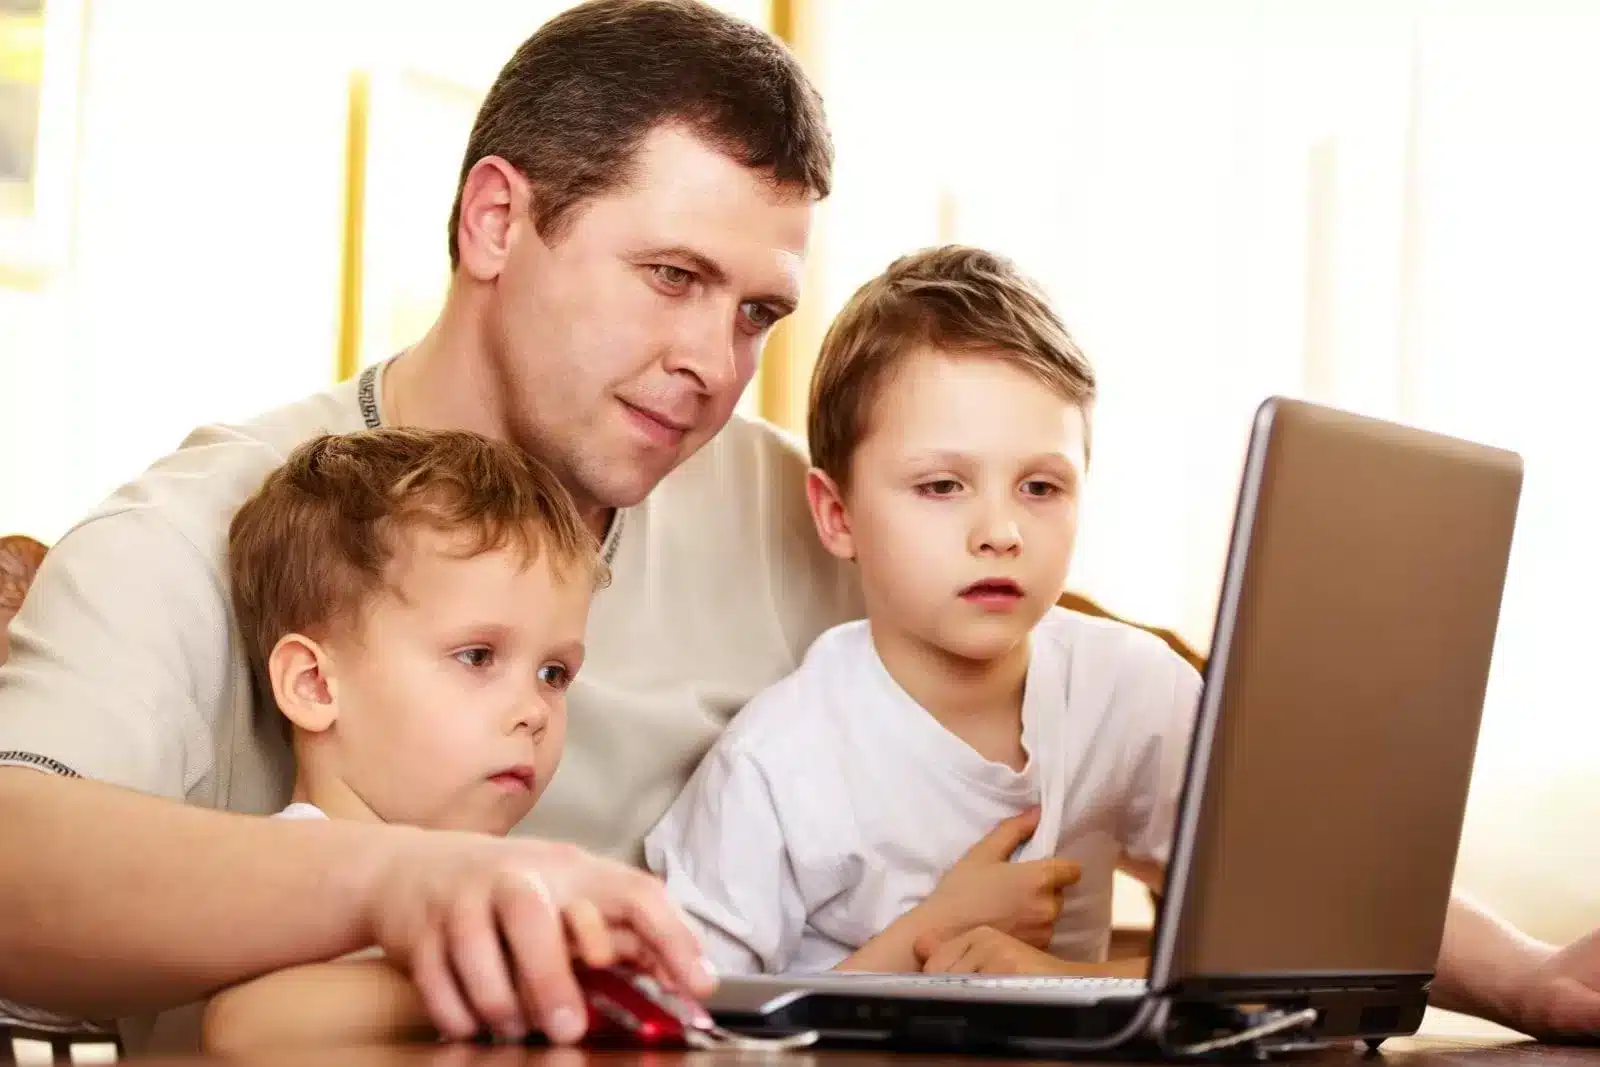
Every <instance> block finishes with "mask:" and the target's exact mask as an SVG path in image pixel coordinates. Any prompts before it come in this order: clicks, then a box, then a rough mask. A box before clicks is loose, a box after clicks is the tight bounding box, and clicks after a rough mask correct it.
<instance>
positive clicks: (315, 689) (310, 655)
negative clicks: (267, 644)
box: [267, 634, 339, 734]
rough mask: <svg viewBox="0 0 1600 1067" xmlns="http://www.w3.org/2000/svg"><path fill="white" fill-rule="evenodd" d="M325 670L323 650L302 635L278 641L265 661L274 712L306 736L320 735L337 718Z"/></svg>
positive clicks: (336, 705)
mask: <svg viewBox="0 0 1600 1067" xmlns="http://www.w3.org/2000/svg"><path fill="white" fill-rule="evenodd" d="M327 668H328V653H327V650H326V649H324V648H323V647H322V646H321V645H319V644H318V643H317V642H315V641H313V640H312V639H311V638H309V637H306V636H305V635H304V634H288V635H286V636H284V637H283V638H281V639H279V641H278V643H277V644H276V645H274V646H273V647H272V655H270V656H268V657H267V677H268V678H270V679H271V680H272V696H273V698H274V699H275V700H277V702H278V709H279V710H280V711H282V712H283V714H284V717H285V718H287V719H288V720H289V721H290V722H292V723H294V724H295V726H297V727H299V728H300V729H302V730H304V731H306V732H307V733H313V734H319V733H322V732H323V731H324V730H327V729H328V728H329V727H330V726H332V725H333V724H334V722H335V721H336V720H337V719H338V718H339V707H338V704H337V703H336V702H335V700H334V698H333V686H332V685H331V684H330V680H329V678H328V671H327Z"/></svg>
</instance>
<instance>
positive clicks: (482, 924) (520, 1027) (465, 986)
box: [445, 894, 528, 1041]
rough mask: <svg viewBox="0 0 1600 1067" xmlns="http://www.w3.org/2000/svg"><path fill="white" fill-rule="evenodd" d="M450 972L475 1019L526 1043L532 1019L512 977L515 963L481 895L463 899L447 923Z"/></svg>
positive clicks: (510, 1038) (497, 1032)
mask: <svg viewBox="0 0 1600 1067" xmlns="http://www.w3.org/2000/svg"><path fill="white" fill-rule="evenodd" d="M445 927H446V934H445V936H446V939H447V944H448V946H449V951H450V966H451V969H452V970H454V971H455V976H456V981H457V983H458V984H459V987H460V990H461V992H462V993H463V994H465V995H466V999H467V1006H468V1008H469V1009H470V1010H471V1011H472V1014H473V1015H474V1016H475V1017H477V1019H478V1020H479V1021H480V1022H482V1023H483V1025H484V1026H486V1027H488V1028H489V1029H490V1030H492V1031H493V1032H494V1033H495V1034H497V1035H499V1036H500V1037H503V1038H505V1039H506V1040H508V1041H521V1040H522V1039H523V1038H524V1037H526V1036H527V1033H528V1024H527V1021H526V1018H527V1017H526V1015H524V1013H523V1010H522V1003H521V1001H520V1000H519V998H518V997H517V991H516V983H515V982H514V981H513V979H512V976H511V960H510V959H508V958H507V955H506V951H505V946H504V944H503V943H502V941H501V940H500V929H499V927H498V925H497V924H496V923H495V915H494V912H493V910H492V904H491V903H490V901H489V900H488V899H487V898H486V897H483V896H478V895H476V894H474V895H472V896H468V897H463V898H462V899H461V900H459V901H458V902H457V903H456V904H455V905H454V907H453V908H452V909H451V911H450V913H449V915H448V917H447V918H446V920H445Z"/></svg>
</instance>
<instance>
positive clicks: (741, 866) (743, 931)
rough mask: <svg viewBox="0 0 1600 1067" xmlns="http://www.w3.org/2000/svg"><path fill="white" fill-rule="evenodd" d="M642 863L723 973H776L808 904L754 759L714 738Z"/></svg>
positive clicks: (785, 963)
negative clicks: (680, 910)
mask: <svg viewBox="0 0 1600 1067" xmlns="http://www.w3.org/2000/svg"><path fill="white" fill-rule="evenodd" d="M645 861H646V863H647V864H648V865H649V867H650V870H651V871H652V872H654V873H655V874H656V875H657V876H658V877H660V878H662V879H663V880H664V881H665V883H666V887H667V893H668V895H669V896H670V897H672V899H673V900H674V901H676V902H677V904H678V905H679V906H680V907H681V908H683V909H684V911H685V912H687V913H688V915H689V917H690V919H691V921H692V922H693V923H694V925H695V927H696V928H697V930H698V932H699V934H700V937H701V943H702V948H703V949H704V951H705V953H706V955H707V956H708V957H709V958H710V959H711V962H712V963H713V964H714V965H715V966H716V967H717V969H718V970H719V971H721V972H722V973H724V974H777V973H780V972H782V971H784V970H786V969H787V968H788V967H789V965H790V963H791V961H793V959H794V957H795V953H796V951H797V949H798V948H799V945H800V937H801V934H802V932H803V931H804V929H805V923H806V907H805V902H804V900H803V898H802V894H801V890H800V886H799V884H798V882H797V880H796V878H795V873H794V866H793V863H792V860H791V857H790V854H789V850H788V849H787V847H786V846H785V844H784V834H783V830H782V824H781V820H780V816H779V813H778V811H777V806H776V804H775V802H774V798H773V794H772V791H771V789H770V787H769V784H768V782H767V780H766V776H765V775H764V774H763V773H762V771H761V768H760V767H759V765H758V764H757V763H756V761H755V760H754V759H752V758H750V757H749V756H748V755H746V754H744V753H741V752H739V751H737V750H735V749H734V748H733V747H732V746H725V745H717V746H715V747H714V748H713V749H712V750H711V752H710V754H709V755H707V756H706V758H705V759H704V760H703V761H702V762H701V764H700V767H699V768H698V769H697V770H696V772H695V774H694V776H693V777H692V778H691V779H690V781H689V784H688V785H687V786H686V787H685V788H684V791H683V793H682V794H680V796H679V797H678V800H677V802H676V803H675V804H674V805H673V806H672V808H671V809H670V810H668V812H667V814H666V816H665V817H664V818H663V819H662V820H661V822H660V823H659V824H658V825H657V826H656V828H655V829H654V830H653V831H652V832H651V833H650V835H649V837H647V838H646V840H645Z"/></svg>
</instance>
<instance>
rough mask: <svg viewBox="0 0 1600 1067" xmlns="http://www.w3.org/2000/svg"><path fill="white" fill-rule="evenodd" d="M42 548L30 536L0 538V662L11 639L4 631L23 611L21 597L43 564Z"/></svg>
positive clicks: (26, 591) (18, 535)
mask: <svg viewBox="0 0 1600 1067" xmlns="http://www.w3.org/2000/svg"><path fill="white" fill-rule="evenodd" d="M44 553H45V546H44V545H42V544H40V543H39V542H38V541H35V540H34V539H33V538H31V537H26V536H23V535H22V534H12V535H11V536H9V537H0V663H4V662H5V661H6V653H7V650H8V649H9V648H10V640H9V639H8V638H7V636H6V628H7V627H8V626H10V625H11V618H12V616H14V615H16V613H17V612H18V611H19V610H20V609H21V608H22V598H23V597H24V596H26V595H27V593H28V586H29V585H31V584H32V583H33V576H34V575H35V574H36V573H38V571H39V564H41V563H43V562H44Z"/></svg>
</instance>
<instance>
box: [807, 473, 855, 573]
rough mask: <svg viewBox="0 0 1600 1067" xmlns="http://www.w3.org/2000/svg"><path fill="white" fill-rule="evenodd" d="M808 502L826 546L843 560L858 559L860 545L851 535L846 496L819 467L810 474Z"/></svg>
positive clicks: (820, 537)
mask: <svg viewBox="0 0 1600 1067" xmlns="http://www.w3.org/2000/svg"><path fill="white" fill-rule="evenodd" d="M806 502H807V503H809V504H810V505H811V521H812V522H813V523H815V524H816V527H817V537H818V539H820V540H821V541H822V547H823V548H826V549H827V550H828V551H829V552H831V553H833V554H834V555H835V556H838V557H839V558H840V559H855V558H856V542H855V538H854V537H853V536H851V534H850V514H849V512H847V511H846V510H845V506H844V494H843V493H841V492H839V487H838V486H837V485H836V484H834V481H833V479H832V478H830V477H828V476H827V475H826V474H824V473H823V472H822V471H820V470H818V469H817V468H815V467H813V468H811V470H810V471H809V472H808V473H807V474H806Z"/></svg>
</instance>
